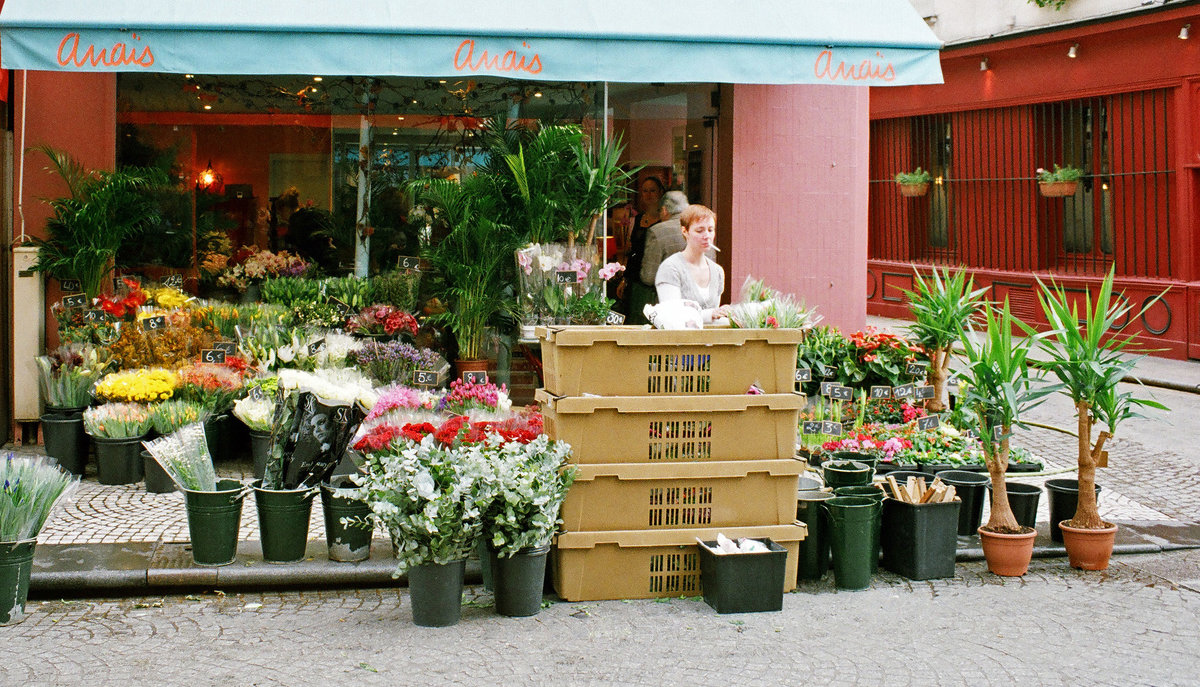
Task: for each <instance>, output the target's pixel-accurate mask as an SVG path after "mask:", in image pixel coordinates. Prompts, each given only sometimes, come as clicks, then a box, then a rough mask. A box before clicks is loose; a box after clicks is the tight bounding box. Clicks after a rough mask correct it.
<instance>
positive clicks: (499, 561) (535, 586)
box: [491, 544, 550, 618]
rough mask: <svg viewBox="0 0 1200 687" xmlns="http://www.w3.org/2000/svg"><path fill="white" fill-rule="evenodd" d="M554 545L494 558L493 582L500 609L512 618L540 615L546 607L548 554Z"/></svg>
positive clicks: (497, 605)
mask: <svg viewBox="0 0 1200 687" xmlns="http://www.w3.org/2000/svg"><path fill="white" fill-rule="evenodd" d="M549 553H550V545H549V544H547V545H545V546H537V547H530V548H526V549H521V550H520V551H518V552H516V553H515V554H513V555H512V556H509V557H508V558H502V557H500V556H496V557H495V558H492V560H491V562H492V564H493V565H495V568H494V569H493V570H492V584H494V585H495V587H496V612H497V613H499V614H500V615H506V616H509V617H510V618H524V617H527V616H531V615H537V613H538V611H540V610H542V589H543V588H545V586H546V585H545V582H546V556H547V554H549Z"/></svg>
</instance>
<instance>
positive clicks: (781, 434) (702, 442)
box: [535, 389, 805, 463]
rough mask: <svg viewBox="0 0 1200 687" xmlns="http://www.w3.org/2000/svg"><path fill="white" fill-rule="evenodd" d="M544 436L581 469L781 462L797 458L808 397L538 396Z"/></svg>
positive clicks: (748, 395)
mask: <svg viewBox="0 0 1200 687" xmlns="http://www.w3.org/2000/svg"><path fill="white" fill-rule="evenodd" d="M535 397H536V399H537V402H538V404H539V405H540V406H541V409H542V417H543V419H544V421H545V431H546V434H548V435H549V436H550V437H551V438H552V439H558V440H560V441H566V442H568V443H570V444H571V446H572V447H573V448H574V449H575V450H574V451H573V452H572V454H571V462H574V463H680V462H687V461H722V460H781V459H784V458H791V457H792V456H794V455H795V452H796V420H797V419H798V417H799V413H800V409H801V408H803V407H804V403H805V399H804V396H802V395H800V394H797V393H787V394H761V395H750V394H738V395H731V396H658V397H648V396H640V397H639V396H566V397H558V396H553V395H551V394H550V393H548V392H547V391H546V390H545V389H538V390H537V393H536V395H535Z"/></svg>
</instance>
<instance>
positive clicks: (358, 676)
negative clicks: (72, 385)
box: [0, 551, 1200, 686]
mask: <svg viewBox="0 0 1200 687" xmlns="http://www.w3.org/2000/svg"><path fill="white" fill-rule="evenodd" d="M1172 579H1176V580H1179V582H1178V583H1173V582H1172V581H1171V580H1172ZM1196 580H1200V552H1196V551H1188V552H1172V553H1168V554H1160V555H1156V556H1148V557H1142V556H1124V557H1121V558H1120V559H1118V560H1116V561H1114V565H1113V567H1112V568H1110V570H1109V571H1107V572H1105V573H1081V572H1078V571H1074V570H1071V569H1069V568H1067V566H1066V565H1065V563H1064V562H1063V561H1062V560H1035V561H1034V562H1033V565H1032V567H1031V570H1030V573H1029V574H1028V575H1026V576H1025V577H1024V578H1022V579H1003V578H998V577H995V576H992V575H990V574H989V573H987V572H986V571H985V569H984V567H983V565H982V564H975V563H971V564H962V565H959V566H958V576H957V577H955V578H954V579H950V580H938V581H931V582H909V581H905V580H902V579H900V578H897V577H894V576H891V575H887V574H880V575H879V576H877V577H876V581H875V584H874V585H873V587H872V588H871V589H869V590H866V591H862V592H836V591H834V589H833V588H832V582H831V580H830V578H829V576H827V577H826V579H825V580H823V581H822V582H819V583H811V584H807V585H805V586H804V587H802V588H801V589H800V590H799V591H798V592H797V593H793V594H788V595H786V597H785V601H784V610H783V612H781V613H760V614H745V615H725V616H721V615H717V614H716V613H715V612H713V611H712V610H711V609H710V608H709V607H708V606H707V605H706V604H704V603H703V602H700V601H695V600H678V599H677V600H671V601H669V602H665V603H664V602H655V601H629V602H621V601H607V602H588V603H556V604H553V605H550V606H549V607H547V608H545V609H544V610H543V611H542V612H541V613H540V614H539V615H537V616H536V617H533V618H523V619H509V618H501V617H498V616H496V615H494V614H493V612H492V611H491V609H490V608H487V607H486V606H487V603H488V600H489V599H488V597H487V596H486V595H485V594H483V593H482V592H480V590H479V589H478V588H469V590H468V598H469V599H470V601H469V603H468V605H467V606H466V607H465V608H464V609H463V620H462V622H461V623H460V624H458V625H456V626H453V627H450V628H442V629H429V628H419V627H416V626H414V625H413V624H412V622H411V612H410V606H409V601H408V598H407V591H406V590H401V589H388V590H376V589H364V590H358V591H354V592H329V591H320V592H297V593H270V594H244V595H241V594H239V595H233V594H230V595H227V596H226V595H219V594H204V595H199V596H187V597H154V598H137V599H120V600H100V601H77V602H64V601H43V602H34V603H31V604H30V609H29V610H30V615H29V617H28V618H27V619H26V620H25V621H24V622H23V623H21V624H19V625H14V626H11V627H6V628H0V637H3V643H4V656H5V657H4V660H3V661H0V684H5V685H76V684H89V685H111V684H122V683H125V682H135V681H136V682H137V683H147V682H149V683H153V684H156V685H189V686H194V685H311V684H328V683H330V682H331V681H334V682H337V681H345V682H346V684H355V685H375V684H379V685H384V684H386V685H392V684H451V685H455V684H472V685H473V684H481V683H484V682H485V681H486V682H491V683H495V684H602V685H734V684H767V685H776V684H778V685H796V684H856V685H860V684H866V685H872V684H877V685H885V684H886V685H889V686H891V685H952V684H969V685H980V684H996V685H1005V686H1008V685H1013V684H1018V685H1029V684H1038V685H1073V684H1096V685H1186V684H1195V680H1196V660H1197V659H1196V649H1197V647H1200V622H1198V621H1200V583H1197V582H1195V581H1196Z"/></svg>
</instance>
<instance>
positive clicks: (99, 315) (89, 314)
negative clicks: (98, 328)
mask: <svg viewBox="0 0 1200 687" xmlns="http://www.w3.org/2000/svg"><path fill="white" fill-rule="evenodd" d="M106 320H108V314H107V313H105V312H104V311H103V310H85V311H84V312H83V321H84V322H91V323H93V324H96V323H99V322H104V321H106Z"/></svg>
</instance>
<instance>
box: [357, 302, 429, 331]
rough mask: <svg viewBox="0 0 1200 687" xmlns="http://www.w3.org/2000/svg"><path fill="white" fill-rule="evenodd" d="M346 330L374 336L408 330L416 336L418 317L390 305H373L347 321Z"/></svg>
mask: <svg viewBox="0 0 1200 687" xmlns="http://www.w3.org/2000/svg"><path fill="white" fill-rule="evenodd" d="M346 331H349V332H351V333H357V334H366V335H373V336H377V335H380V334H385V335H387V336H392V335H395V334H398V333H402V332H408V333H409V334H411V335H413V336H416V334H417V319H416V318H415V317H413V316H412V315H410V314H408V313H406V312H404V311H403V310H401V309H399V308H396V307H393V306H390V305H371V306H368V307H366V308H363V309H362V312H360V313H358V314H357V315H354V316H353V317H351V318H350V319H349V320H347V321H346Z"/></svg>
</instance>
